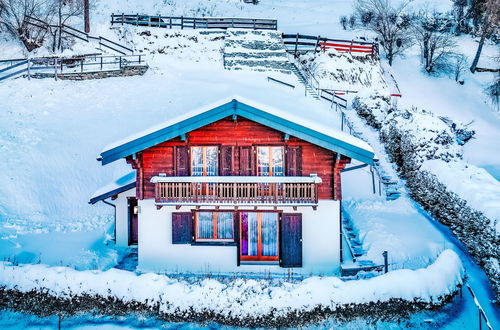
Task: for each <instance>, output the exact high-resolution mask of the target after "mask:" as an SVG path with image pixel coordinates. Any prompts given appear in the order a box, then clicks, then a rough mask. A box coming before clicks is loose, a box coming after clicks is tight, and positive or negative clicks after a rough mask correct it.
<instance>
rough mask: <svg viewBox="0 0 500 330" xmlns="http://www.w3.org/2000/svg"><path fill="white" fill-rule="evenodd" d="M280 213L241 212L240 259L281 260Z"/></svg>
mask: <svg viewBox="0 0 500 330" xmlns="http://www.w3.org/2000/svg"><path fill="white" fill-rule="evenodd" d="M278 218H279V213H276V212H240V260H241V261H278V260H279V226H278Z"/></svg>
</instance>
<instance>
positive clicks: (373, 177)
mask: <svg viewBox="0 0 500 330" xmlns="http://www.w3.org/2000/svg"><path fill="white" fill-rule="evenodd" d="M370 172H372V187H373V193H374V194H376V193H377V190H376V189H375V173H373V166H372V165H370Z"/></svg>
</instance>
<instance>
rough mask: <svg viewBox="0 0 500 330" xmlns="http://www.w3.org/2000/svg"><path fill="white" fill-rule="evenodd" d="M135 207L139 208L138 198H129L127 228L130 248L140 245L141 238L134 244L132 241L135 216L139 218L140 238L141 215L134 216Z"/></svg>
mask: <svg viewBox="0 0 500 330" xmlns="http://www.w3.org/2000/svg"><path fill="white" fill-rule="evenodd" d="M131 202H132V203H131ZM134 207H139V205H138V200H137V198H136V197H127V227H128V245H129V246H130V245H137V244H138V243H139V237H137V242H134V241H133V239H132V217H134V216H135V217H137V236H139V214H134Z"/></svg>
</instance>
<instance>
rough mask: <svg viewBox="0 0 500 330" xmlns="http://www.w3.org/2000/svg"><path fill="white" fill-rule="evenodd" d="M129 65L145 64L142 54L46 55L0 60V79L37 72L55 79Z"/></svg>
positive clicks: (29, 75) (35, 75) (35, 73)
mask: <svg viewBox="0 0 500 330" xmlns="http://www.w3.org/2000/svg"><path fill="white" fill-rule="evenodd" d="M2 63H8V64H9V66H5V67H1V65H2ZM131 65H146V63H145V62H144V59H143V56H142V55H127V56H121V55H120V56H100V55H82V56H75V57H70V58H64V57H46V58H29V59H17V60H4V61H0V81H2V80H5V79H7V78H10V77H15V76H19V75H23V74H24V75H25V76H26V77H28V79H30V78H31V77H37V75H38V74H43V75H44V77H45V76H46V75H47V74H50V75H51V76H53V77H54V78H56V79H57V76H58V75H61V74H68V73H69V74H71V73H83V72H102V71H109V70H117V69H122V68H124V67H127V66H131Z"/></svg>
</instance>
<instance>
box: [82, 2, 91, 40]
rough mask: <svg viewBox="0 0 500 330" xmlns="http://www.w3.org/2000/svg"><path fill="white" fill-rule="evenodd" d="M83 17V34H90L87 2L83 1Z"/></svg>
mask: <svg viewBox="0 0 500 330" xmlns="http://www.w3.org/2000/svg"><path fill="white" fill-rule="evenodd" d="M83 13H84V14H83V16H84V20H85V33H89V32H90V18H89V0H83Z"/></svg>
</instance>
